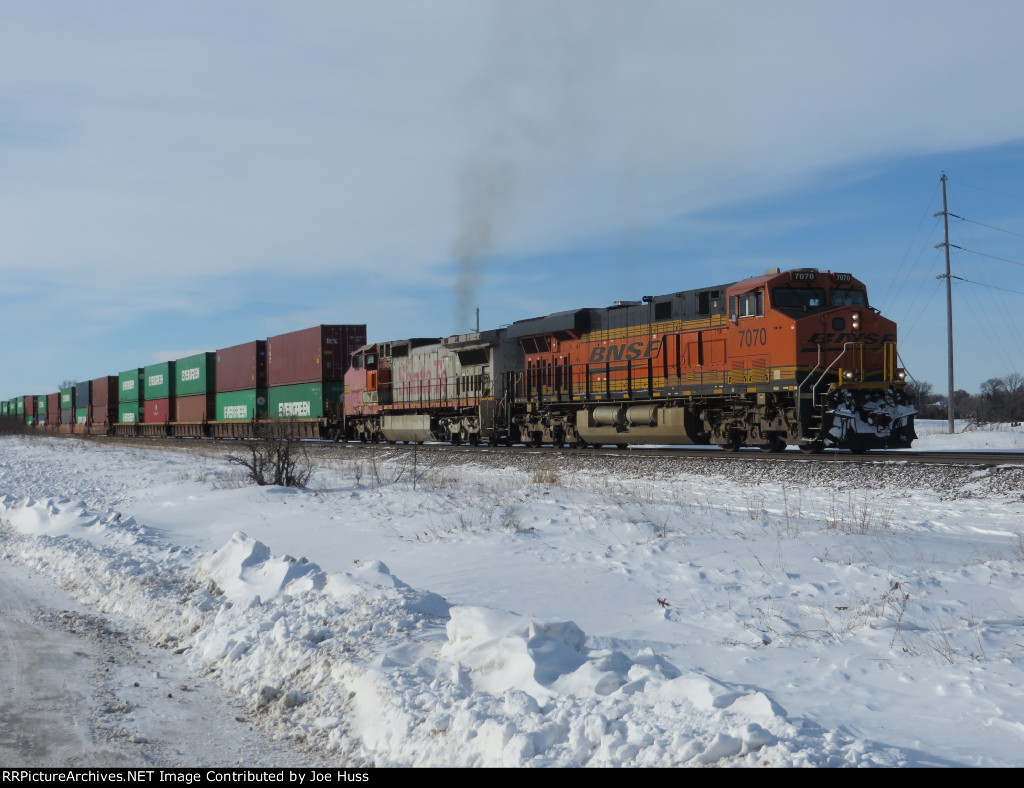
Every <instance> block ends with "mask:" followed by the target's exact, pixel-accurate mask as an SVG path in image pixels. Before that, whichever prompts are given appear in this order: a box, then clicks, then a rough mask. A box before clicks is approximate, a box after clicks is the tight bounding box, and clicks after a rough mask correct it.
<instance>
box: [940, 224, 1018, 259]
mask: <svg viewBox="0 0 1024 788" xmlns="http://www.w3.org/2000/svg"><path fill="white" fill-rule="evenodd" d="M950 215H952V214H950ZM940 246H945V244H936V245H935V248H936V249H938V248H939V247H940ZM950 246H951V247H953V248H954V249H959V250H960V251H961V252H970V253H971V254H977V255H981V256H982V257H990V258H992V259H993V260H1000V261H1001V262H1004V263H1012V264H1013V265H1024V263H1019V262H1017V261H1016V260H1007V259H1006V258H1005V257H996V256H995V255H994V254H985V253H984V252H978V251H975V250H974V249H967V248H965V247H963V246H957V245H956V244H950Z"/></svg>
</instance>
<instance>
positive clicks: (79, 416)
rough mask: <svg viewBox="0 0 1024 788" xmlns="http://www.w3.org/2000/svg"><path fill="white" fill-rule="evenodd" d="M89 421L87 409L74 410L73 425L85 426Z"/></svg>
mask: <svg viewBox="0 0 1024 788" xmlns="http://www.w3.org/2000/svg"><path fill="white" fill-rule="evenodd" d="M88 421H89V409H88V408H75V424H86V423H87V422H88Z"/></svg>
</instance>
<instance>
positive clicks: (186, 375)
mask: <svg viewBox="0 0 1024 788" xmlns="http://www.w3.org/2000/svg"><path fill="white" fill-rule="evenodd" d="M188 380H199V367H194V368H192V369H183V370H182V371H181V382H182V383H184V382H185V381H188Z"/></svg>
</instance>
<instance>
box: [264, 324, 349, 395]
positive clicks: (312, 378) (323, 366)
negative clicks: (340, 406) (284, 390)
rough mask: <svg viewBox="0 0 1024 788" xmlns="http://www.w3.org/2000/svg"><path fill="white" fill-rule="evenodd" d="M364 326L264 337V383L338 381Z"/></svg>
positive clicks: (268, 384) (309, 330)
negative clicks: (265, 375)
mask: <svg viewBox="0 0 1024 788" xmlns="http://www.w3.org/2000/svg"><path fill="white" fill-rule="evenodd" d="M365 344H366V326H365V325H352V326H314V327H313V328H304V329H302V330H301V331H292V332H291V333H289V334H279V335H278V336H276V337H270V338H269V339H268V340H267V386H291V385H294V384H296V383H317V382H340V381H343V380H344V379H345V371H346V370H347V369H348V367H349V364H350V362H351V360H352V359H351V354H352V351H353V350H355V349H356V348H359V347H362V346H363V345H365Z"/></svg>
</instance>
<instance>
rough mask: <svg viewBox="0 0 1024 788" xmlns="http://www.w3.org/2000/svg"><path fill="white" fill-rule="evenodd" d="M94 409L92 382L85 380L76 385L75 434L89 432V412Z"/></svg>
mask: <svg viewBox="0 0 1024 788" xmlns="http://www.w3.org/2000/svg"><path fill="white" fill-rule="evenodd" d="M91 407H92V381H91V380H83V381H80V382H79V383H77V384H76V385H75V428H74V432H78V433H82V434H85V433H87V432H88V431H89V416H90V413H89V410H90V408H91Z"/></svg>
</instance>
